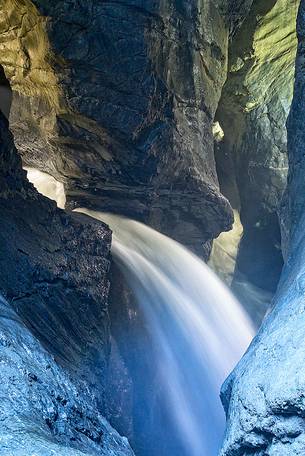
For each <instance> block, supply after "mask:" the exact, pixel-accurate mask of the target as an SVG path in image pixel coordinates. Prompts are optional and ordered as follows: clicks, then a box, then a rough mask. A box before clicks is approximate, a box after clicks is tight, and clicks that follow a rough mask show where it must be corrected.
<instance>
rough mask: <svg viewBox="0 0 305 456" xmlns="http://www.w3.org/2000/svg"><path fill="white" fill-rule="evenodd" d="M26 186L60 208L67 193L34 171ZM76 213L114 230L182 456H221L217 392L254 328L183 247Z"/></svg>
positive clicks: (130, 224) (126, 224) (148, 231)
mask: <svg viewBox="0 0 305 456" xmlns="http://www.w3.org/2000/svg"><path fill="white" fill-rule="evenodd" d="M29 171H30V172H29ZM28 178H29V180H31V182H33V184H34V185H35V186H36V188H37V189H38V191H40V192H41V193H43V194H44V195H45V196H48V197H49V198H52V199H54V200H56V201H57V203H58V204H59V205H62V204H63V202H64V201H65V195H64V188H63V186H62V184H60V183H59V182H57V181H55V179H54V178H52V177H51V176H48V175H47V174H45V173H41V172H40V171H38V170H33V169H32V170H28ZM76 211H77V212H82V213H85V214H87V215H89V216H91V217H94V218H95V219H98V220H101V221H103V222H105V223H107V224H108V225H109V226H110V228H111V229H112V230H113V243H112V252H113V255H114V258H115V260H116V261H117V263H118V264H119V265H120V267H121V269H122V271H123V273H124V275H125V277H126V280H127V282H128V284H129V286H130V288H131V289H132V290H133V292H134V294H135V296H136V297H137V300H138V305H139V307H140V308H141V310H142V313H143V315H144V317H145V319H146V323H147V325H146V326H147V329H148V330H149V332H150V336H151V340H152V342H153V344H154V348H155V352H156V353H157V362H158V371H159V372H158V378H159V380H160V385H159V387H160V388H162V389H163V390H164V391H165V394H164V395H163V397H166V398H167V401H168V404H167V409H169V410H170V411H171V414H172V420H173V423H174V424H175V426H176V429H177V432H179V435H180V436H181V437H182V439H183V440H184V443H185V448H186V449H187V450H186V452H185V454H186V455H187V456H216V455H217V454H218V450H219V447H220V445H221V442H222V438H223V433H224V428H225V417H224V412H223V408H222V405H221V402H220V399H219V392H220V387H221V385H222V383H223V381H224V380H225V378H226V377H227V375H228V374H229V372H231V370H232V369H233V367H234V366H235V364H236V363H237V362H238V361H239V359H240V357H241V356H242V354H243V353H244V351H245V350H246V348H247V347H248V345H249V343H250V342H251V339H252V337H253V335H254V329H253V327H252V325H251V323H250V320H249V319H248V318H247V316H246V314H245V312H244V311H243V309H242V308H241V306H240V304H239V303H238V302H237V301H236V299H235V298H234V297H233V295H232V294H231V292H230V291H229V290H228V288H227V287H226V286H225V285H224V284H223V283H222V282H221V281H220V279H218V277H217V276H216V275H215V274H214V273H213V272H212V271H211V270H210V269H209V267H208V266H207V265H206V264H205V263H204V262H202V261H201V260H200V259H199V258H197V257H196V256H195V255H193V254H192V253H191V252H189V251H188V250H187V249H186V248H184V247H183V246H182V245H180V244H178V243H177V242H175V241H173V240H172V239H170V238H168V237H166V236H164V235H162V234H160V233H158V232H157V231H155V230H153V229H152V228H149V227H147V226H145V225H143V224H141V223H139V222H136V221H133V220H128V219H126V218H123V217H119V216H116V215H111V214H105V213H101V212H95V211H91V210H88V209H85V208H79V209H76ZM169 456H177V455H173V454H171V455H169Z"/></svg>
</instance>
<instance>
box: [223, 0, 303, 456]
mask: <svg viewBox="0 0 305 456" xmlns="http://www.w3.org/2000/svg"><path fill="white" fill-rule="evenodd" d="M304 30H305V3H304V1H302V2H301V6H300V10H299V16H298V38H299V45H298V55H297V63H296V82H295V89H294V98H293V103H292V108H291V112H290V115H289V120H288V152H289V167H290V168H289V176H288V186H287V190H286V195H285V199H284V206H283V209H282V215H283V216H284V218H283V221H282V225H283V228H285V229H284V237H283V239H284V245H285V253H286V258H287V261H286V264H285V267H284V270H283V273H282V276H281V281H280V284H279V288H278V291H277V294H276V296H275V298H274V306H273V309H272V311H271V313H270V314H269V316H268V317H267V318H266V320H265V321H264V323H263V325H262V327H261V329H260V331H259V333H258V335H257V337H256V338H255V339H254V341H253V343H252V345H251V346H250V348H249V350H248V352H247V353H246V355H245V356H244V358H243V359H242V360H241V362H240V363H239V365H238V366H237V368H236V369H235V371H234V372H233V374H232V375H231V376H230V377H229V379H228V380H227V382H226V383H225V385H224V387H223V392H222V396H223V401H224V403H225V406H226V410H227V414H228V429H227V434H226V438H225V442H224V446H223V450H222V453H221V454H222V455H226V456H229V455H248V454H249V455H250V454H256V455H259V456H261V455H266V454H268V455H270V456H271V455H272V456H273V455H274V456H275V455H277V456H278V455H281V456H282V455H285V456H296V455H301V454H303V453H304V451H305V437H304V436H305V433H304V429H305V427H304V391H305V381H304V369H303V361H302V360H303V359H304V343H303V342H304V261H305V259H304V255H305V248H304V245H305V241H304V228H303V227H304V192H303V191H302V190H301V189H303V186H304V174H303V172H302V169H303V164H304V163H303V160H304V159H303V152H302V151H303V148H304V71H303V67H304V55H305V51H304V49H305V48H304V36H305V35H304Z"/></svg>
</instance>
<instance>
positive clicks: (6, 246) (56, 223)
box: [0, 112, 133, 456]
mask: <svg viewBox="0 0 305 456" xmlns="http://www.w3.org/2000/svg"><path fill="white" fill-rule="evenodd" d="M0 208H1V221H2V223H1V228H0V264H1V274H0V293H1V295H2V296H5V298H6V301H7V302H6V303H4V301H3V300H2V298H0V300H1V304H0V305H1V318H0V335H1V336H0V338H1V345H2V358H1V359H2V362H1V369H0V377H1V379H2V381H1V385H2V386H1V388H0V396H1V398H2V399H1V404H2V406H1V414H2V420H1V423H2V424H1V426H0V427H1V430H0V432H1V436H2V439H1V442H0V452H1V454H3V455H4V454H5V455H11V454H14V455H15V454H16V455H17V454H20V455H21V454H25V453H24V452H25V451H26V452H27V453H29V452H35V451H37V452H40V454H46V451H51V450H52V451H56V454H58V455H61V454H62V455H68V454H71V455H72V454H75V455H76V454H77V455H78V454H79V455H80V454H88V455H89V454H90V455H93V454H107V455H108V454H113V455H118V456H119V455H123V454H124V455H125V454H126V455H131V454H133V453H132V451H131V449H130V448H129V445H128V443H127V441H125V440H124V439H122V438H121V437H120V436H119V435H118V434H117V433H116V432H115V431H114V430H113V429H111V427H110V425H109V424H108V423H107V422H106V421H105V419H104V418H103V417H102V414H103V413H104V412H105V403H104V397H103V396H104V394H105V376H106V372H107V369H106V366H107V363H108V358H109V319H108V314H107V297H108V289H109V282H108V275H107V274H108V269H109V248H110V241H111V233H110V231H109V229H108V227H107V226H106V225H103V224H101V223H97V222H96V223H95V222H94V221H93V220H91V219H89V218H87V217H85V216H80V215H77V214H75V215H68V214H66V213H64V212H63V211H61V210H59V209H57V207H56V205H55V203H53V202H51V201H50V200H48V199H46V198H44V197H42V196H41V195H39V194H38V193H37V192H36V190H35V189H34V187H33V186H32V185H31V184H30V183H29V182H28V181H27V180H26V173H25V171H23V170H22V167H21V159H20V157H19V156H18V155H17V151H16V149H15V146H14V142H13V138H12V135H11V133H10V131H9V130H8V122H7V120H6V119H5V117H4V116H3V114H2V113H1V112H0ZM80 316H81V318H80ZM107 451H108V452H107Z"/></svg>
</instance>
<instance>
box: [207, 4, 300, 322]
mask: <svg viewBox="0 0 305 456" xmlns="http://www.w3.org/2000/svg"><path fill="white" fill-rule="evenodd" d="M288 3H289V5H287V1H286V0H285V1H283V0H279V1H274V0H269V1H268V2H266V1H265V0H264V1H263V0H259V1H256V2H254V3H253V5H252V7H251V9H250V11H249V14H248V16H247V18H246V19H245V20H244V22H243V24H242V26H241V27H240V29H239V30H238V31H237V32H236V33H235V34H234V35H233V36H232V38H231V42H230V47H229V63H228V76H227V80H226V83H225V85H224V88H223V91H222V96H221V99H220V102H219V105H218V109H217V112H216V116H215V121H217V122H219V125H220V127H221V129H222V130H223V138H221V139H220V140H219V141H218V142H216V145H215V159H216V166H217V173H218V179H219V182H220V188H221V191H222V193H223V194H224V195H225V196H226V197H227V198H228V199H229V201H230V203H231V205H232V207H233V209H234V210H235V211H236V213H239V214H240V220H241V223H242V226H243V235H242V237H241V240H240V244H239V247H238V251H237V256H236V267H235V272H234V278H233V282H232V288H233V290H234V291H235V292H236V294H237V295H238V297H239V298H240V299H241V301H243V302H245V303H247V305H248V309H247V310H248V311H249V312H250V315H251V317H252V318H253V319H254V321H255V323H256V324H259V323H260V322H261V319H262V318H263V316H264V314H265V311H266V309H267V308H268V306H269V304H270V299H271V298H272V296H273V295H274V293H275V291H276V288H277V284H278V281H279V277H280V274H281V271H282V267H283V258H282V252H281V234H280V225H279V219H278V210H279V206H280V201H281V198H282V195H283V191H284V188H285V185H286V176H287V170H288V158H287V136H286V128H285V123H286V118H287V115H288V110H289V106H290V103H291V99H292V91H293V76H294V59H295V53H296V33H295V26H294V24H295V18H296V13H297V7H298V1H296V0H290V1H288ZM251 294H252V295H253V297H254V301H253V302H252V303H251ZM260 301H261V302H260ZM249 302H250V304H249Z"/></svg>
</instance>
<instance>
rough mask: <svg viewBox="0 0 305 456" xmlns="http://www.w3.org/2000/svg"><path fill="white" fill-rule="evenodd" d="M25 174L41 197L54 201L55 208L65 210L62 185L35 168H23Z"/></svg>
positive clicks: (64, 196)
mask: <svg viewBox="0 0 305 456" xmlns="http://www.w3.org/2000/svg"><path fill="white" fill-rule="evenodd" d="M24 169H25V171H26V172H27V178H28V180H29V181H30V182H32V184H33V185H34V186H35V187H36V189H37V190H38V191H39V193H41V194H42V195H44V196H46V197H47V198H50V199H51V200H54V201H56V203H57V206H58V207H60V208H61V209H64V208H65V205H66V195H65V190H64V185H63V184H62V183H61V182H58V181H57V180H56V179H54V177H53V176H50V174H47V173H43V172H42V171H39V170H38V169H35V168H28V167H24Z"/></svg>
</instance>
